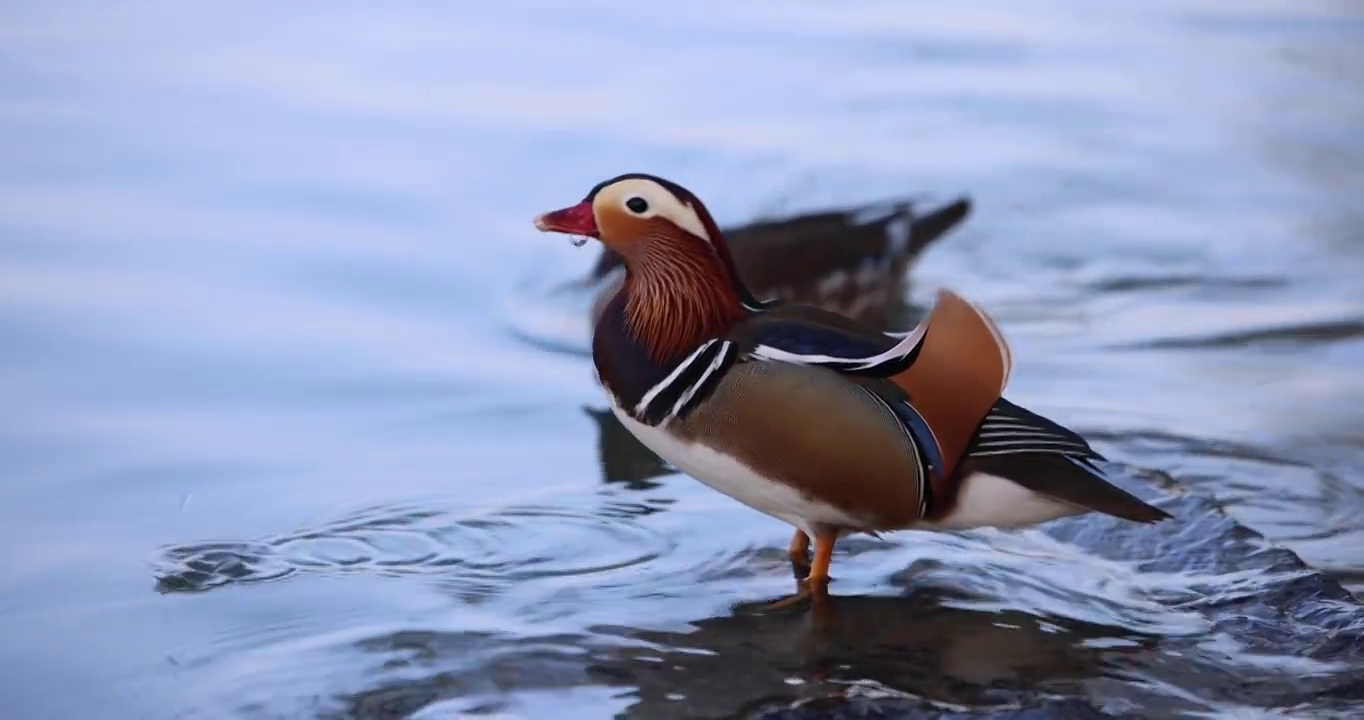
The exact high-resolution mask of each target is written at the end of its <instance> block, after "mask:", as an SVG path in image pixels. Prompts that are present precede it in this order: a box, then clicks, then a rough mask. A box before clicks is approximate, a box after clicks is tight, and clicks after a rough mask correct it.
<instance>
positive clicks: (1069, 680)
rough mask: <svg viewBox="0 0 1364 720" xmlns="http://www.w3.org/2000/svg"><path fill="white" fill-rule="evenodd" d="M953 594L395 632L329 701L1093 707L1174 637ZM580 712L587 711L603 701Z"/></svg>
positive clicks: (691, 711)
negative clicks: (684, 622)
mask: <svg viewBox="0 0 1364 720" xmlns="http://www.w3.org/2000/svg"><path fill="white" fill-rule="evenodd" d="M951 603H952V598H949V597H944V596H942V595H940V594H938V593H937V592H933V591H929V590H926V589H923V588H920V589H918V590H916V591H914V592H913V593H911V594H909V595H907V596H904V597H873V596H845V597H831V598H829V599H828V601H827V602H826V603H825V604H823V606H822V608H823V609H822V610H821V611H820V612H819V613H816V614H814V615H806V614H802V613H767V614H750V613H734V614H729V615H723V616H719V617H712V618H706V619H701V620H696V621H693V622H691V623H688V628H687V629H686V630H681V631H655V630H639V629H629V628H596V629H594V630H593V631H592V633H591V634H590V635H588V636H585V637H575V636H571V635H566V636H556V637H534V636H532V637H527V638H524V639H523V640H518V639H516V638H511V637H508V636H504V635H500V634H490V633H476V632H467V633H442V632H410V631H409V632H402V633H399V634H397V635H394V636H387V637H383V638H375V639H373V640H367V641H363V642H362V643H360V644H359V646H358V648H359V649H361V650H365V651H367V652H370V653H374V654H377V655H378V657H379V658H381V659H382V660H380V662H383V667H384V669H383V670H379V671H378V672H376V673H375V677H377V678H384V679H382V680H379V682H378V683H377V684H376V685H374V686H371V687H370V688H368V689H365V690H362V691H359V692H354V693H352V694H349V695H347V696H343V697H341V698H338V700H339V701H340V705H341V707H342V708H344V709H345V710H344V713H343V715H344V717H357V718H396V717H418V716H420V717H426V716H427V715H426V714H423V713H422V712H421V711H422V709H423V708H435V707H446V708H449V710H450V712H449V714H450V715H457V714H459V712H458V711H460V710H469V711H472V710H473V709H474V708H475V707H478V708H481V709H483V710H484V711H495V710H498V709H501V708H503V707H505V709H508V710H514V709H516V706H517V704H518V699H520V698H526V697H531V696H537V695H539V696H543V694H544V693H545V691H550V692H551V693H555V696H556V697H559V698H561V699H560V700H556V703H558V704H559V706H560V712H561V713H562V715H559V716H562V717H587V716H589V715H583V714H581V713H580V712H579V711H582V710H583V709H582V708H581V707H575V703H574V701H573V699H572V695H571V693H568V692H564V691H566V690H567V689H569V688H580V687H586V686H595V687H607V688H619V689H620V690H618V691H617V692H616V693H613V694H614V695H616V696H618V697H619V696H621V695H625V696H628V697H630V698H631V699H632V702H631V703H630V705H629V706H628V707H627V708H625V709H623V710H622V711H621V712H620V714H618V715H617V717H624V718H631V719H635V718H638V719H640V720H683V719H684V718H686V719H687V720H708V719H715V720H719V719H721V718H738V717H750V716H752V715H754V714H755V712H757V711H760V710H764V709H767V708H774V707H782V706H785V705H790V704H791V703H793V702H795V701H797V700H802V699H808V698H811V697H819V698H831V699H834V700H837V698H838V695H839V694H840V693H843V692H845V691H846V688H847V685H846V683H854V682H855V683H859V684H862V685H863V686H866V685H868V684H873V685H874V686H876V687H879V688H881V689H884V690H887V691H890V692H892V693H903V694H905V695H906V696H910V697H913V698H915V700H913V701H912V702H915V703H923V704H924V706H925V707H924V708H923V709H925V710H927V709H928V708H927V703H930V702H937V703H947V704H953V705H963V706H974V707H980V706H996V707H997V706H1000V705H1008V704H1015V703H1035V702H1036V701H1037V699H1038V698H1044V697H1047V696H1053V695H1054V696H1062V697H1066V698H1072V700H1067V701H1061V702H1068V703H1079V704H1081V705H1083V706H1084V707H1085V708H1089V703H1088V702H1086V701H1084V700H1080V699H1079V698H1084V697H1086V696H1088V695H1089V694H1090V693H1089V692H1087V689H1086V688H1085V683H1086V682H1088V681H1092V680H1093V679H1094V678H1098V677H1101V676H1103V675H1104V673H1105V672H1106V671H1108V670H1110V668H1113V667H1115V666H1128V667H1130V666H1133V665H1139V664H1141V662H1142V660H1143V658H1144V657H1145V656H1147V655H1150V656H1152V657H1156V652H1157V651H1156V650H1155V649H1154V647H1155V644H1156V643H1157V642H1162V643H1170V642H1173V643H1178V642H1179V640H1178V639H1172V638H1164V639H1162V638H1159V637H1157V636H1150V635H1142V634H1137V633H1133V632H1131V631H1129V630H1126V629H1122V628H1117V627H1109V626H1105V625H1098V624H1093V623H1089V622H1084V621H1080V620H1072V619H1067V618H1046V619H1043V618H1038V617H1036V616H1033V615H1029V614H1026V613H1021V612H1018V611H1013V610H998V609H989V610H986V609H981V610H976V609H966V608H959V607H952V606H951ZM399 658H401V659H402V662H387V661H390V660H397V659H399ZM1157 661H1158V662H1160V663H1164V664H1167V665H1168V664H1169V663H1171V662H1178V660H1172V659H1171V658H1170V657H1164V656H1160V657H1158V658H1157ZM493 678H495V679H493ZM555 691H559V692H555ZM918 698H921V699H922V700H919V699H918ZM462 699H463V700H462ZM447 703H449V704H450V705H457V706H458V707H450V705H447ZM592 707H593V714H592V715H590V716H593V717H595V716H596V713H598V712H600V707H598V706H596V705H593V706H592ZM938 710H939V711H940V708H939V709H938ZM511 714H515V715H518V716H520V715H521V713H511ZM1095 715H1096V716H1097V714H1095ZM431 716H432V717H436V716H437V715H436V714H432V715H431ZM440 716H442V717H444V716H445V715H440ZM535 716H536V717H539V715H535ZM819 716H821V713H819V712H809V713H805V714H802V715H801V717H819ZM934 716H936V713H934ZM1082 716H1083V717H1089V716H1091V715H1089V714H1086V715H1082ZM545 717H549V715H545ZM878 717H879V716H878Z"/></svg>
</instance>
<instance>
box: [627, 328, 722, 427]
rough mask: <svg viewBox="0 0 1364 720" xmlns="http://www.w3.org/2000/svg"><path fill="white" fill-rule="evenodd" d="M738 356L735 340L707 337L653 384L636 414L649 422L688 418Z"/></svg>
mask: <svg viewBox="0 0 1364 720" xmlns="http://www.w3.org/2000/svg"><path fill="white" fill-rule="evenodd" d="M738 356H739V352H738V349H737V348H736V347H735V346H734V343H732V342H730V341H728V340H707V341H706V342H705V343H703V344H702V345H701V346H700V347H698V348H696V350H694V351H692V353H691V354H690V355H688V356H686V357H684V358H682V360H681V361H679V362H678V363H677V365H675V366H674V367H673V369H672V370H671V371H670V372H669V373H668V374H667V375H665V376H664V377H663V379H662V380H660V381H658V382H657V383H656V384H654V385H653V386H652V387H650V388H649V389H648V391H646V392H645V393H644V395H643V397H641V398H640V399H639V403H637V404H636V405H635V407H634V410H633V413H632V414H633V415H634V416H635V417H636V418H637V419H638V420H640V421H641V422H643V423H645V424H648V425H666V424H668V423H669V422H672V421H673V420H676V419H678V418H681V417H685V416H686V415H687V413H688V412H690V411H691V410H692V409H693V408H695V407H696V405H697V404H699V403H700V402H701V401H702V400H704V399H705V398H706V397H707V396H708V395H709V394H710V392H711V391H712V390H714V389H715V386H716V385H717V384H718V383H719V382H720V379H721V378H723V377H724V374H725V371H726V370H728V369H729V366H730V365H732V364H734V361H735V360H737V359H738Z"/></svg>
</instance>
